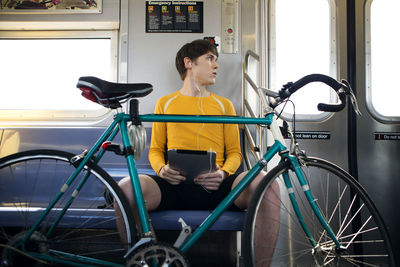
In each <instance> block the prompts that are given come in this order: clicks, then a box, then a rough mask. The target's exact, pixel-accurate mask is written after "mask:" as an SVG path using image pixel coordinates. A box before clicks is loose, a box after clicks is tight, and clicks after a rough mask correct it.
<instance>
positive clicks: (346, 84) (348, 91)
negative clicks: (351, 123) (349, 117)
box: [342, 80, 362, 116]
mask: <svg viewBox="0 0 400 267" xmlns="http://www.w3.org/2000/svg"><path fill="white" fill-rule="evenodd" d="M342 84H343V85H344V87H345V89H346V94H347V95H348V96H349V98H350V101H351V104H352V106H353V109H354V111H355V113H356V114H357V115H358V116H361V115H362V114H361V111H360V109H359V108H358V103H357V98H356V96H355V95H354V92H353V89H351V86H350V84H349V82H348V81H346V80H342Z"/></svg>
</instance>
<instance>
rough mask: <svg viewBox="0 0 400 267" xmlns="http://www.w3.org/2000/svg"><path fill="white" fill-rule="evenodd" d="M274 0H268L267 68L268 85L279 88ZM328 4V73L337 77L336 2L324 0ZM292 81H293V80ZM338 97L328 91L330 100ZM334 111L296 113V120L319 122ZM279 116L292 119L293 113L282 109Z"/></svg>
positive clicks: (330, 115)
mask: <svg viewBox="0 0 400 267" xmlns="http://www.w3.org/2000/svg"><path fill="white" fill-rule="evenodd" d="M276 1H279V0H271V1H269V8H268V10H269V14H268V23H269V26H267V27H268V32H269V36H268V47H269V49H268V69H269V79H268V84H269V87H270V88H272V89H276V90H278V89H280V87H281V86H282V85H279V84H276V81H275V76H276V74H275V71H276V70H275V66H276V54H275V51H276V23H275V18H276V13H275V5H276ZM326 1H327V2H328V5H329V13H330V25H329V26H330V27H329V28H330V29H329V30H330V44H329V46H330V49H329V50H330V54H329V61H330V63H329V65H330V66H329V75H330V76H332V77H337V73H338V69H337V68H338V64H337V62H338V53H337V31H336V27H337V25H336V22H337V19H336V2H335V1H334V0H326ZM293 82H294V81H293ZM337 100H338V97H337V95H336V93H334V92H333V91H331V92H330V101H331V102H333V103H335V102H337ZM315 108H317V107H315ZM333 114H334V113H332V112H321V113H320V114H297V113H296V121H302V122H321V121H325V120H327V119H329V118H330V117H332V116H333ZM281 116H282V117H283V118H284V119H285V120H287V121H292V120H293V114H292V113H288V112H285V111H283V112H282V114H281Z"/></svg>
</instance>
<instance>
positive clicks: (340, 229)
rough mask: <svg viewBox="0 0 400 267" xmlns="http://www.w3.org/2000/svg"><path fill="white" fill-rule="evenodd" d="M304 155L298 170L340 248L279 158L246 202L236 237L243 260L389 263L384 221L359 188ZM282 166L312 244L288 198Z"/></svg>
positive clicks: (262, 262) (391, 263) (342, 173)
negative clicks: (240, 236)
mask: <svg viewBox="0 0 400 267" xmlns="http://www.w3.org/2000/svg"><path fill="white" fill-rule="evenodd" d="M304 161H305V166H304V167H302V170H303V173H304V175H305V177H306V178H307V180H308V183H309V187H310V189H311V192H312V194H313V196H314V201H315V203H316V204H317V206H318V207H319V209H320V211H321V213H322V215H323V217H324V219H325V220H326V221H327V222H328V224H329V227H330V228H331V229H332V230H333V232H334V234H335V235H336V236H337V237H338V240H339V242H340V243H341V245H342V246H343V247H344V248H345V249H343V250H342V251H339V250H337V249H336V246H335V244H334V243H333V241H332V240H331V238H330V237H329V236H328V234H327V231H326V230H325V229H324V228H323V227H322V226H321V224H320V223H319V221H318V219H317V217H316V216H315V214H314V212H313V211H312V210H311V208H310V205H309V203H308V201H307V200H306V198H305V196H304V193H303V188H302V187H301V186H300V185H299V183H298V181H297V177H296V175H295V174H294V172H293V171H291V170H290V169H289V168H288V164H280V165H279V166H277V167H276V168H274V169H273V170H271V172H269V173H268V174H267V175H266V177H265V178H264V179H263V181H262V182H261V183H260V185H259V186H258V188H257V190H256V192H255V194H254V196H253V198H252V201H251V203H250V205H249V208H248V212H247V217H246V223H245V230H244V233H243V235H244V237H243V241H242V242H243V244H242V246H243V254H244V260H245V266H257V267H258V266H268V265H270V266H394V256H393V251H392V248H391V245H390V241H389V237H388V233H387V230H386V227H385V226H384V223H383V221H382V219H381V217H380V215H379V213H378V211H377V209H376V207H375V206H374V204H373V203H372V201H371V199H370V198H369V196H368V195H367V194H366V192H365V190H364V189H363V188H362V187H361V186H360V185H359V184H358V183H357V182H356V181H355V180H354V178H352V177H351V176H350V175H349V174H347V173H346V172H345V171H343V170H342V169H340V168H339V167H337V166H336V165H333V164H331V163H329V162H327V161H324V160H320V159H316V158H306V159H305V160H304ZM284 172H288V174H289V178H290V180H291V182H292V184H293V187H294V190H293V192H294V194H295V197H296V200H297V203H298V205H299V210H300V211H301V214H302V216H303V218H304V223H305V225H306V226H307V228H308V230H309V232H310V234H311V236H312V237H313V239H314V241H315V243H316V246H315V247H313V246H312V245H311V242H310V240H309V239H308V238H307V237H306V235H305V232H304V231H303V229H302V227H301V226H300V223H299V219H298V217H297V216H296V214H295V211H294V209H293V206H292V204H291V202H290V200H289V197H288V190H287V189H286V187H285V183H284V181H283V176H282V173H284ZM263 199H264V201H261V200H263ZM264 203H269V204H267V205H266V204H264ZM262 214H264V215H265V214H268V217H267V218H266V217H265V216H262Z"/></svg>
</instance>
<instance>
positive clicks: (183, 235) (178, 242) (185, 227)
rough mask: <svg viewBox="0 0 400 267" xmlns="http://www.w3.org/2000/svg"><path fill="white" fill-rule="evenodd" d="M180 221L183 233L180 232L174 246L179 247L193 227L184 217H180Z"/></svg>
mask: <svg viewBox="0 0 400 267" xmlns="http://www.w3.org/2000/svg"><path fill="white" fill-rule="evenodd" d="M178 222H180V223H181V225H182V230H181V233H180V234H179V236H178V238H177V239H176V241H175V244H174V247H176V248H179V247H180V246H181V245H182V244H183V242H185V240H186V238H188V236H189V235H190V234H191V233H192V227H190V225H187V224H186V223H185V221H184V220H183V219H182V218H179V220H178Z"/></svg>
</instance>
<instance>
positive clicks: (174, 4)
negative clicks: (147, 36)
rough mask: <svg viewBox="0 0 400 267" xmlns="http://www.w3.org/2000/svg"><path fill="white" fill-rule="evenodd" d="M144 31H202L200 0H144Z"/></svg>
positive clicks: (201, 3) (201, 4)
mask: <svg viewBox="0 0 400 267" xmlns="http://www.w3.org/2000/svg"><path fill="white" fill-rule="evenodd" d="M146 32H149V33H152V32H182V33H186V32H187V33H202V32H203V2H202V1H146Z"/></svg>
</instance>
